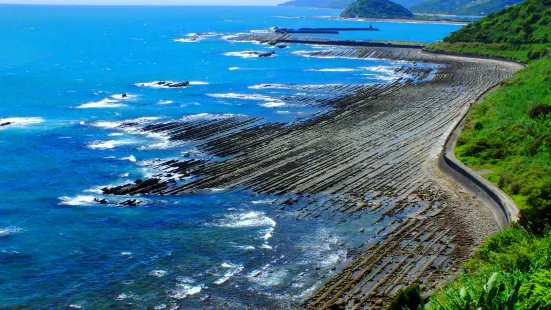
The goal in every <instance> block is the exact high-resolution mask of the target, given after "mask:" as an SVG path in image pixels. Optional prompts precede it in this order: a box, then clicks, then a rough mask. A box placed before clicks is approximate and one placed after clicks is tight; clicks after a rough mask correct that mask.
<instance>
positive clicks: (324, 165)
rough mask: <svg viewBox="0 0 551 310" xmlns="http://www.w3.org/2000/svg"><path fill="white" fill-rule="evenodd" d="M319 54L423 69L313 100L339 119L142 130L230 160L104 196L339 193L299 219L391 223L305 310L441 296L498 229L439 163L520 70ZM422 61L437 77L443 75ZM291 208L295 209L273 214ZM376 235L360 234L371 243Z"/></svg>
mask: <svg viewBox="0 0 551 310" xmlns="http://www.w3.org/2000/svg"><path fill="white" fill-rule="evenodd" d="M242 39H243V40H250V39H251V36H247V37H244V38H242ZM256 40H257V41H263V42H270V41H273V40H274V38H272V37H262V36H258V37H256ZM308 56H311V57H355V58H372V59H389V60H400V61H407V62H410V63H412V64H413V66H412V67H411V68H409V67H404V69H401V71H403V70H409V72H408V74H409V75H410V76H413V77H414V78H413V79H412V80H401V79H398V80H397V81H394V82H392V83H389V84H376V85H354V86H349V87H348V89H350V90H351V91H349V92H347V93H346V94H344V95H342V96H339V97H336V98H330V99H329V98H328V99H327V100H319V98H316V99H315V100H314V101H310V102H314V103H313V104H318V105H322V106H327V107H330V108H331V109H330V111H328V112H325V113H322V114H320V115H318V116H316V117H313V118H311V119H308V120H306V121H303V122H299V123H295V124H292V125H287V124H277V123H265V122H262V121H261V120H259V119H257V118H253V117H248V116H233V117H228V118H222V119H209V120H197V121H192V122H190V121H182V120H174V121H165V122H160V123H153V124H147V125H144V126H142V127H140V128H139V129H138V130H139V131H141V132H143V133H145V134H147V133H151V134H157V135H163V136H166V137H167V138H168V139H169V140H170V141H175V142H176V141H196V142H197V144H198V147H197V148H198V149H199V150H200V151H202V152H203V153H206V154H210V155H213V156H219V157H222V158H224V160H221V161H208V160H197V159H189V158H184V159H178V160H169V161H163V162H160V163H159V165H158V167H157V168H158V170H159V171H162V173H161V175H160V176H159V177H157V178H153V179H150V180H137V181H136V182H135V183H134V184H128V185H123V186H120V187H116V188H106V189H104V193H105V194H108V195H128V196H132V195H184V194H188V193H193V192H196V191H203V190H208V189H212V188H234V189H242V190H248V191H252V192H257V193H269V194H276V195H277V194H290V193H293V194H296V195H297V196H298V197H309V196H310V195H312V194H326V195H330V197H332V198H330V199H328V200H327V201H324V202H323V203H320V202H319V201H316V200H315V199H312V200H311V201H310V202H309V203H307V204H306V205H305V206H304V207H302V208H300V209H299V210H297V212H296V216H297V218H299V219H308V218H335V217H337V218H339V219H340V220H341V221H347V220H348V219H352V218H354V219H357V218H359V217H360V215H361V214H363V213H376V214H381V218H380V221H383V220H384V221H388V222H389V224H388V225H387V226H385V227H383V228H382V229H380V230H379V231H377V232H376V234H375V235H376V238H372V239H368V240H365V241H364V242H363V243H362V244H361V245H360V246H358V247H356V248H354V249H352V250H351V251H350V252H349V253H350V255H349V257H348V259H347V262H346V263H345V264H344V265H343V266H341V267H340V268H339V269H337V271H336V275H335V276H334V277H332V278H331V279H329V280H327V279H321V280H320V282H321V283H322V286H321V287H320V288H319V289H318V290H317V291H316V292H314V294H313V295H312V296H311V297H310V298H309V299H308V300H306V301H305V303H304V307H306V308H309V309H341V308H342V309H378V308H382V307H383V306H384V305H385V304H386V303H387V302H388V301H389V300H390V299H391V298H392V296H393V295H394V294H395V293H396V292H397V291H398V290H399V289H400V288H402V287H404V286H406V285H409V284H411V283H414V282H417V283H422V284H423V287H424V288H425V291H424V293H425V294H428V293H430V291H431V290H434V289H436V288H437V287H438V285H439V284H440V283H442V281H443V280H444V279H446V278H447V277H449V276H450V275H452V274H454V273H455V272H456V271H457V270H458V268H459V267H460V266H461V265H462V263H463V262H464V261H465V260H466V259H467V258H468V257H469V255H471V254H472V253H473V251H474V250H475V249H476V248H477V247H479V246H480V244H481V243H482V242H483V241H484V240H485V238H486V237H487V236H489V235H490V234H492V233H494V232H496V231H497V230H498V229H499V226H498V224H497V222H496V221H495V219H494V217H493V215H492V213H491V212H490V210H489V209H487V208H485V207H483V206H480V205H478V204H477V203H476V201H475V200H474V199H473V198H472V196H470V195H465V194H462V193H460V192H458V190H453V188H454V187H453V186H452V185H449V183H447V181H445V180H444V179H445V178H444V177H442V176H441V175H440V174H441V173H439V172H438V169H437V166H436V164H435V163H436V160H437V156H436V154H438V153H439V152H440V151H441V150H442V146H443V143H444V141H445V139H446V137H447V136H448V135H449V133H450V131H451V129H452V128H453V127H454V126H455V124H456V123H457V122H458V121H459V120H460V118H461V117H462V115H463V112H464V111H465V109H467V108H468V107H469V105H470V104H471V103H472V102H474V101H475V100H476V99H477V98H478V97H479V96H481V95H482V94H483V93H484V92H486V91H487V90H488V89H490V88H492V87H493V86H494V85H496V84H498V83H499V82H501V81H502V80H504V79H506V78H507V77H509V76H511V75H512V74H513V73H514V72H515V71H516V70H517V68H515V67H514V66H512V65H511V64H509V63H506V62H501V61H496V60H483V59H474V58H460V57H453V56H446V55H437V54H429V53H425V52H423V51H421V50H419V49H411V48H391V47H358V48H339V49H329V50H324V51H313V52H311V55H308ZM417 63H431V64H434V65H437V66H438V69H437V70H435V71H436V72H432V70H427V69H426V68H425V67H421V66H419V67H417V66H416V65H415V64H417ZM408 68H409V69H408ZM428 75H431V78H430V79H429V78H427V77H428ZM310 99H312V98H310ZM304 100H305V101H308V100H307V99H304ZM316 100H317V101H316ZM124 126H125V125H124V124H123V125H121V128H120V129H121V130H122V129H124ZM190 178H191V179H190ZM292 204H293V201H284V202H280V203H279V204H275V205H274V206H273V207H274V208H285V207H286V206H288V205H292ZM367 228H369V227H365V228H363V229H360V230H359V231H358V234H359V237H360V238H361V234H362V233H363V232H364V231H365V229H367Z"/></svg>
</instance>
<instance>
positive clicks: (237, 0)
mask: <svg viewBox="0 0 551 310" xmlns="http://www.w3.org/2000/svg"><path fill="white" fill-rule="evenodd" d="M282 2H285V1H284V0H0V3H11V4H70V5H91V4H97V5H108V4H111V5H121V4H123V5H148V4H149V5H276V4H279V3H282Z"/></svg>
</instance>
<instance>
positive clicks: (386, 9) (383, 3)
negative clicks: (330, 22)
mask: <svg viewBox="0 0 551 310" xmlns="http://www.w3.org/2000/svg"><path fill="white" fill-rule="evenodd" d="M341 17H346V18H385V19H401V18H413V13H412V12H411V11H410V10H408V9H406V8H405V7H403V6H401V5H399V4H396V3H394V2H391V1H389V0H358V1H356V2H355V3H353V4H352V5H350V6H349V7H348V8H347V9H346V10H344V12H342V14H341Z"/></svg>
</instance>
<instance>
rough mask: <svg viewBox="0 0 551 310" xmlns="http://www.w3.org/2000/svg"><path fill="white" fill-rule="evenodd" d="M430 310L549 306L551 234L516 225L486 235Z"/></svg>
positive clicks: (484, 309)
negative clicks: (492, 234) (480, 246)
mask: <svg viewBox="0 0 551 310" xmlns="http://www.w3.org/2000/svg"><path fill="white" fill-rule="evenodd" d="M429 309H433V310H452V309H453V310H456V309H457V310H458V309H465V310H470V309H473V310H474V309H482V310H486V309H488V310H490V309H492V310H493V309H496V310H497V309H499V310H501V309H507V310H509V309H511V310H517V309H518V310H532V309H533V310H536V309H551V235H549V234H548V235H546V236H544V237H536V236H533V235H531V234H529V233H528V232H526V231H525V230H524V229H523V228H520V227H515V228H510V229H508V230H505V231H503V232H501V233H498V234H496V235H494V236H492V237H490V238H489V239H488V241H487V242H486V243H485V245H484V246H483V247H482V248H481V249H480V250H479V251H478V252H477V253H476V254H475V256H474V257H473V258H471V259H470V260H469V261H468V262H467V263H466V264H465V267H464V270H463V272H462V274H461V275H460V276H459V277H457V278H456V279H455V280H454V281H452V282H450V283H448V284H447V286H446V287H445V288H444V289H442V290H441V291H440V292H438V293H437V294H436V295H435V296H433V298H432V299H431V302H430V306H429Z"/></svg>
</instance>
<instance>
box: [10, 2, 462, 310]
mask: <svg viewBox="0 0 551 310" xmlns="http://www.w3.org/2000/svg"><path fill="white" fill-rule="evenodd" d="M338 13H339V12H338V11H335V10H310V9H296V8H260V7H258V8H253V7H238V8H231V7H217V8H213V7H70V6H66V7H58V6H7V5H4V6H0V42H2V43H3V44H2V46H3V47H2V52H1V53H0V85H1V86H0V87H1V92H0V124H1V123H4V122H11V123H12V124H11V125H10V126H5V127H0V158H2V165H0V176H1V177H0V197H1V199H0V308H2V307H5V306H13V305H23V306H27V307H28V308H31V309H36V308H52V309H59V308H62V307H73V308H78V307H81V308H84V309H97V308H101V307H109V306H111V307H116V308H121V307H130V308H147V307H157V308H158V309H165V308H167V309H168V308H171V307H174V306H177V305H180V306H182V307H183V308H184V309H193V308H199V307H203V306H204V307H214V308H217V307H220V306H224V307H226V308H236V309H240V308H243V307H245V306H253V305H256V306H258V307H261V308H273V307H292V306H293V303H294V302H299V301H300V300H301V299H302V298H304V297H306V296H308V294H309V293H310V292H311V291H312V289H313V287H314V285H315V283H316V281H317V279H318V278H319V276H320V275H323V274H328V273H329V272H330V270H331V269H332V268H333V267H334V266H336V265H337V264H339V263H341V262H342V261H343V260H344V259H345V258H346V247H343V246H339V245H340V244H341V243H342V242H343V241H344V240H347V238H348V234H349V233H351V232H355V231H357V227H356V226H355V224H354V223H350V224H349V225H347V226H346V227H345V226H342V225H341V226H337V225H334V226H333V225H329V224H328V223H318V222H315V221H306V222H305V221H303V222H300V223H299V222H297V221H296V220H295V219H294V218H293V216H292V214H287V213H285V212H284V211H274V210H272V209H271V208H270V202H271V201H273V200H274V199H276V197H268V196H260V195H256V194H254V193H245V192H239V191H224V190H220V189H217V190H213V191H212V193H210V194H208V193H204V194H197V195H187V196H183V197H162V199H161V198H159V197H144V198H143V199H144V200H145V203H144V204H142V205H140V206H138V207H121V206H115V205H109V206H103V205H99V204H95V203H93V199H94V197H101V195H100V194H99V192H98V190H97V189H98V188H99V187H102V186H106V185H116V184H124V183H125V182H132V181H133V180H135V179H137V178H144V177H147V176H148V175H150V174H152V173H154V172H153V171H151V170H150V169H149V168H148V163H149V162H148V161H149V160H152V159H157V158H181V156H182V155H181V154H182V152H183V151H186V150H187V149H189V148H191V147H192V145H191V144H184V145H171V144H169V143H167V142H166V140H162V139H156V138H155V137H147V136H143V135H134V134H131V133H128V132H120V131H117V130H115V129H113V128H112V127H113V126H115V125H117V124H118V122H120V121H123V120H129V119H137V118H144V117H157V118H160V119H175V118H183V117H189V116H194V115H197V114H199V115H200V116H199V117H217V116H219V115H220V114H246V115H254V116H259V117H262V118H263V119H264V120H265V121H279V122H293V121H297V120H299V119H300V118H303V117H308V116H309V115H312V113H316V112H317V111H319V110H320V108H318V107H312V106H303V105H296V104H290V103H286V102H281V100H278V97H280V96H282V95H293V94H295V93H296V91H294V90H289V89H277V88H276V89H257V88H254V87H251V86H255V85H260V84H266V83H269V84H288V83H297V84H311V85H322V84H347V83H351V84H354V83H376V82H387V81H388V80H389V78H390V76H389V70H390V68H392V67H393V66H396V64H393V63H392V62H390V61H374V60H358V59H318V58H308V57H303V56H301V55H300V51H305V50H306V51H308V50H313V49H317V48H318V47H312V46H298V45H297V46H291V47H290V48H289V49H285V50H281V51H278V54H277V56H276V57H273V58H266V59H259V58H244V57H241V56H240V55H243V54H241V53H240V52H243V51H267V50H268V49H267V47H265V46H262V45H257V44H252V43H232V42H228V41H227V40H225V39H224V37H225V36H227V35H232V34H234V33H237V32H248V31H251V30H267V29H269V28H270V27H273V26H279V27H317V26H319V27H336V26H360V25H361V26H363V25H364V23H361V22H355V21H339V20H331V19H328V18H325V17H324V16H335V15H337V14H338ZM289 16H301V17H302V18H288V17H289ZM373 25H374V26H375V27H378V28H381V30H382V31H381V32H377V33H373V32H372V33H346V34H342V35H340V36H341V37H344V38H355V39H388V40H408V41H425V42H432V41H435V40H439V39H442V38H443V37H444V36H445V35H446V34H448V33H449V32H451V31H454V30H456V29H458V28H459V26H456V25H430V24H408V23H389V22H374V23H373ZM204 32H212V33H214V35H213V36H209V37H204V38H203V40H200V41H196V42H185V41H189V38H192V37H193V35H190V33H204ZM178 39H183V40H178ZM182 41H184V42H182ZM297 52H299V53H297ZM159 80H171V81H188V80H189V81H194V83H192V85H190V87H188V88H185V89H162V88H151V87H141V86H137V85H141V83H148V82H153V81H159ZM136 84H137V85H136ZM123 93H127V94H130V99H124V100H123V99H121V98H120V95H121V94H123ZM204 113H208V114H204ZM147 120H150V119H147ZM277 199H281V198H280V197H277ZM361 221H362V225H363V226H365V225H366V223H370V221H373V219H372V218H370V217H364V218H362V219H361ZM226 304H227V305H226Z"/></svg>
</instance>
